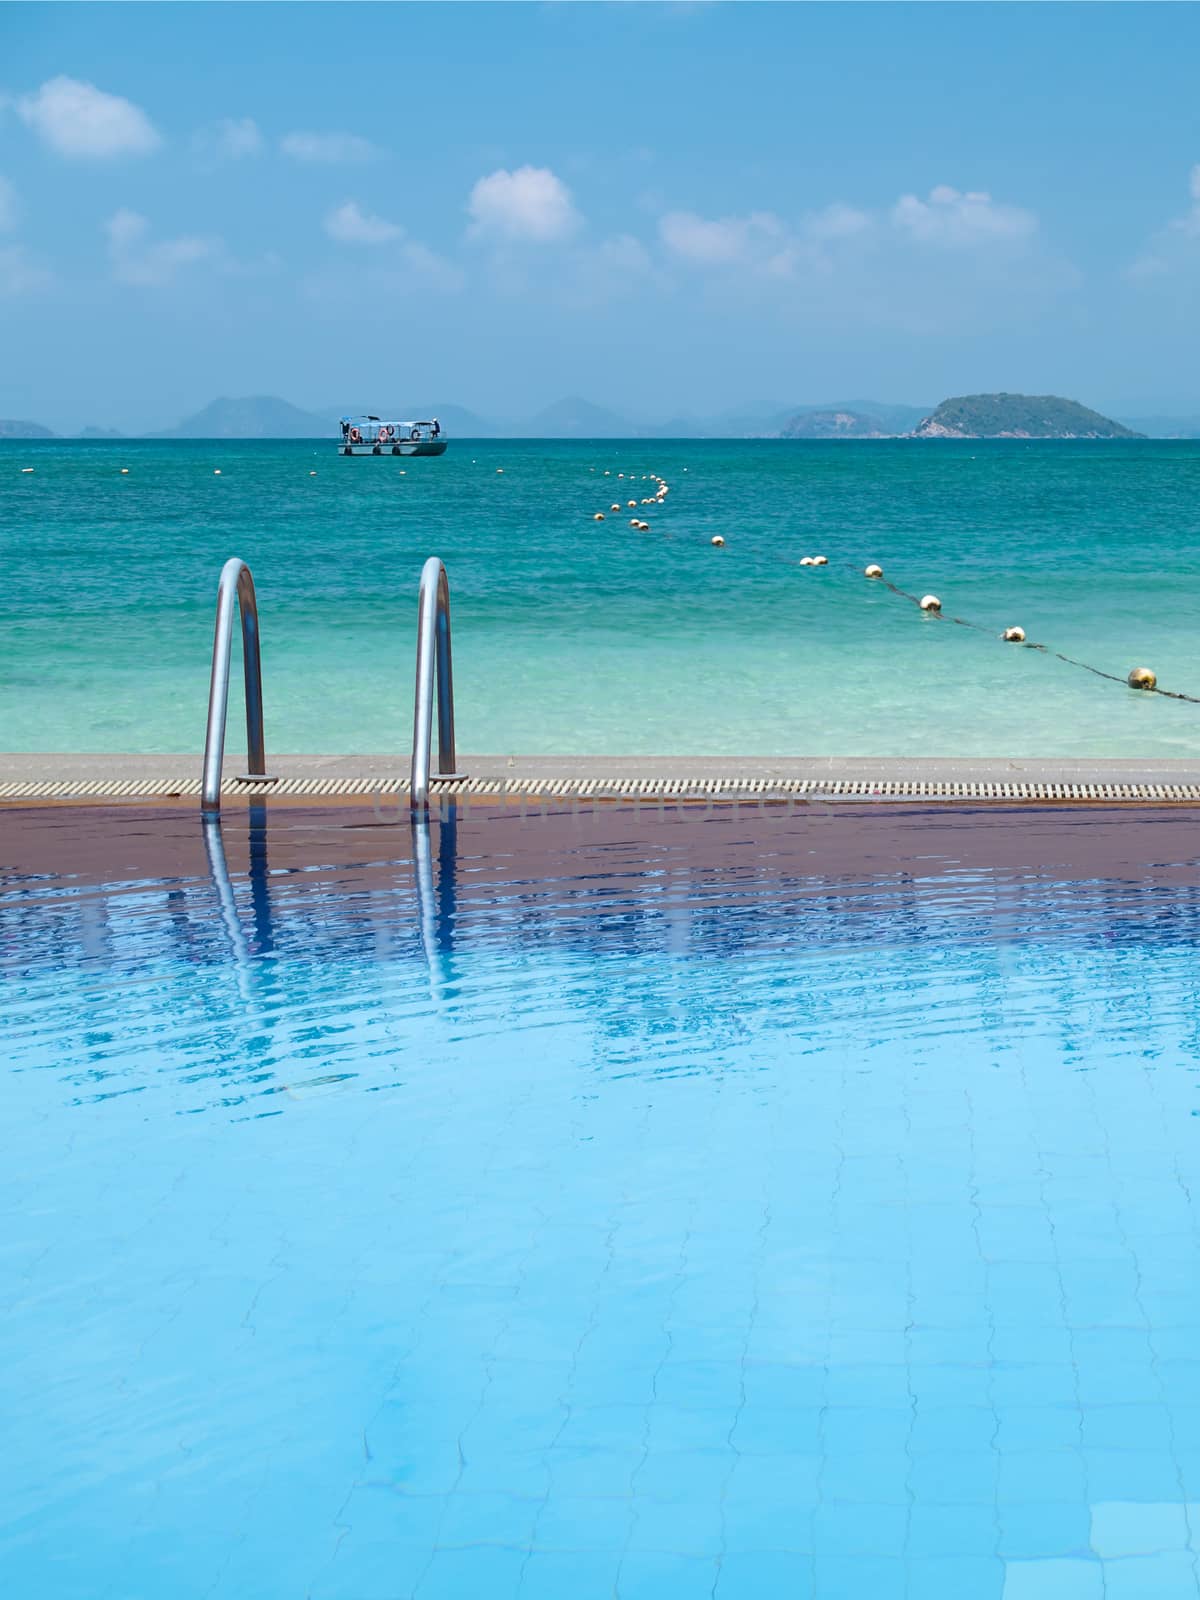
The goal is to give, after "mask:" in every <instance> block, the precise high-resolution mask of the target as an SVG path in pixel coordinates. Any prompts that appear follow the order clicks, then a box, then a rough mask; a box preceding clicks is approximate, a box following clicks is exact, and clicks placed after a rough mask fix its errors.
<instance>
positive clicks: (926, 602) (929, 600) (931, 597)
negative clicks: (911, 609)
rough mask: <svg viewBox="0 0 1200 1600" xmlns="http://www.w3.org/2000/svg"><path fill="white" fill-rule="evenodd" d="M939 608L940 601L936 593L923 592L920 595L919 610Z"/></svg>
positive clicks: (940, 606)
mask: <svg viewBox="0 0 1200 1600" xmlns="http://www.w3.org/2000/svg"><path fill="white" fill-rule="evenodd" d="M941 609H942V602H941V601H940V600H939V599H938V597H937V595H935V594H923V595H922V596H921V610H922V611H940V610H941Z"/></svg>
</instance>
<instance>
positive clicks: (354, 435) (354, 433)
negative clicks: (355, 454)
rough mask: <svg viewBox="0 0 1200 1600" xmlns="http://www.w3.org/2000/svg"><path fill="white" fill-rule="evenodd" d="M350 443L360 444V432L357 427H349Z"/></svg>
mask: <svg viewBox="0 0 1200 1600" xmlns="http://www.w3.org/2000/svg"><path fill="white" fill-rule="evenodd" d="M350 443H351V444H361V443H362V434H361V433H359V431H358V429H357V428H351V429H350Z"/></svg>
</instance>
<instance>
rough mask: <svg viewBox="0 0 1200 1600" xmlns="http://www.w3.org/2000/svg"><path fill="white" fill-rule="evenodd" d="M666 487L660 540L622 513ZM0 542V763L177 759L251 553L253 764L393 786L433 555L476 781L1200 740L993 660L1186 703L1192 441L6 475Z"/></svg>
mask: <svg viewBox="0 0 1200 1600" xmlns="http://www.w3.org/2000/svg"><path fill="white" fill-rule="evenodd" d="M29 465H32V466H33V467H34V469H35V470H34V471H33V472H32V473H22V472H21V470H20V469H21V468H22V467H24V466H29ZM122 466H127V467H128V468H129V473H128V475H127V476H122V475H121V474H120V471H119V469H120V467H122ZM216 468H219V469H220V475H219V476H217V475H215V472H214V469H216ZM498 468H502V469H503V470H502V471H498V470H497V469H498ZM314 470H315V472H316V476H315V477H313V476H310V473H311V472H312V471H314ZM605 470H607V471H608V472H609V473H610V474H611V475H610V476H609V477H604V476H603V474H604V472H605ZM619 472H625V473H627V474H629V473H632V475H633V484H632V493H631V486H630V482H629V479H628V478H626V479H624V480H622V479H619V478H618V477H617V474H618V473H619ZM652 472H653V473H658V474H660V475H661V476H663V477H665V478H666V479H667V480H668V482H669V483H670V485H671V493H670V496H669V499H668V501H667V504H666V505H665V506H664V507H662V508H658V507H645V508H643V507H641V506H640V505H639V507H638V508H637V510H636V511H630V510H628V509H623V510H622V511H621V512H620V513H618V514H615V515H614V514H612V513H610V512H609V511H608V507H609V505H610V504H611V503H612V501H613V500H618V499H619V500H620V501H622V502H624V501H626V500H628V499H630V498H636V499H638V500H639V501H640V499H641V498H643V497H644V496H645V495H646V494H647V493H648V491H649V490H650V489H652V488H653V485H652V484H650V483H648V482H646V483H644V482H643V481H642V475H643V474H645V473H652ZM597 510H603V511H604V512H605V515H606V519H607V520H606V521H605V522H603V523H597V522H594V521H593V520H592V518H593V513H594V512H595V511H597ZM633 516H638V517H640V518H644V519H645V520H647V521H649V522H650V523H651V531H650V532H649V533H637V532H635V531H634V530H633V529H631V528H630V527H629V525H628V523H629V519H630V518H631V517H633ZM715 534H721V535H722V536H723V537H724V538H725V539H726V541H727V542H726V545H725V548H724V549H723V550H715V549H714V548H713V547H712V545H711V543H710V540H711V538H712V537H713V535H715ZM0 539H2V541H3V543H2V548H3V551H4V570H5V580H6V594H5V605H4V608H3V617H2V619H0V661H2V662H3V666H2V668H0V671H2V673H3V679H2V681H0V730H2V731H0V747H2V748H8V749H14V750H16V749H23V750H131V751H152V750H162V751H193V752H194V751H197V750H198V749H199V748H200V746H201V744H202V742H203V735H202V729H203V724H204V710H205V695H206V692H207V674H208V662H209V652H210V650H211V630H212V608H213V596H214V590H215V584H216V578H217V574H218V572H219V570H220V567H221V564H222V562H223V561H224V559H225V558H226V557H227V556H228V555H231V554H236V555H240V556H242V557H244V558H245V559H246V560H247V561H249V563H250V565H251V567H252V569H253V571H254V575H255V578H256V580H257V584H258V589H259V594H260V599H261V606H262V613H263V649H264V670H265V674H266V697H267V700H266V714H267V737H268V748H269V749H270V748H273V749H275V750H277V751H288V750H295V751H322V750H324V751H330V752H337V751H356V750H357V751H380V752H386V751H392V750H394V751H397V752H399V753H403V752H404V751H405V750H406V749H407V747H408V743H409V740H410V737H411V711H410V705H411V679H412V666H413V644H414V618H415V594H416V583H417V577H418V574H419V572H420V568H421V564H422V561H423V560H424V558H425V557H426V556H427V555H429V554H431V553H436V554H439V555H441V556H442V557H443V558H444V559H445V561H446V563H447V566H448V568H449V572H450V580H451V586H452V593H453V603H454V621H455V649H456V661H457V672H456V685H457V694H458V718H459V746H460V748H461V749H465V750H468V751H470V750H474V751H486V752H508V751H513V752H529V753H539V752H555V751H560V752H568V753H613V752H628V753H645V752H661V753H665V754H683V755H686V754H696V755H705V754H735V753H746V754H758V755H775V754H797V755H803V754H888V755H896V754H905V753H922V754H979V755H1025V756H1039V755H1040V756H1051V755H1063V756H1087V755H1125V756H1136V755H1141V754H1146V755H1156V756H1164V755H1165V756H1171V755H1175V756H1186V755H1192V756H1194V755H1197V754H1200V707H1197V706H1192V705H1187V704H1183V703H1179V702H1172V701H1169V700H1167V699H1165V698H1161V697H1155V696H1149V695H1142V694H1136V693H1134V692H1132V691H1129V690H1127V689H1126V688H1125V687H1124V686H1123V685H1121V684H1111V683H1107V682H1104V681H1103V680H1101V679H1098V678H1094V677H1092V676H1091V675H1090V674H1087V673H1084V672H1080V671H1078V670H1076V669H1074V668H1071V667H1068V666H1066V665H1064V664H1063V663H1062V662H1059V661H1055V660H1053V659H1050V658H1048V657H1047V656H1044V655H1041V654H1039V653H1037V652H1034V651H1030V650H1023V649H1020V648H1018V647H1014V646H1012V645H1004V644H1002V643H1001V642H1000V641H999V640H998V638H996V637H993V636H991V635H998V634H999V632H1000V631H1001V630H1002V629H1003V628H1004V627H1005V626H1008V625H1010V624H1018V625H1020V626H1022V627H1024V628H1025V630H1026V633H1027V636H1028V637H1029V639H1030V640H1037V641H1043V642H1046V643H1048V644H1051V645H1052V646H1053V647H1054V648H1055V649H1059V650H1062V651H1063V652H1064V653H1066V654H1068V655H1075V656H1080V657H1082V658H1083V659H1085V660H1087V661H1090V662H1092V663H1093V664H1095V665H1096V666H1098V667H1101V668H1102V669H1104V670H1105V671H1109V672H1112V673H1115V674H1117V675H1118V676H1119V677H1121V678H1123V677H1124V675H1125V674H1126V673H1127V672H1128V671H1129V669H1130V668H1131V667H1133V666H1136V665H1147V666H1150V667H1152V668H1153V669H1154V670H1155V671H1156V672H1157V673H1158V677H1159V682H1160V684H1162V685H1163V686H1164V687H1166V688H1175V689H1182V690H1183V691H1185V692H1189V693H1193V694H1197V695H1200V647H1198V641H1200V587H1198V585H1197V582H1196V580H1197V577H1198V576H1200V446H1198V445H1197V444H1195V443H1188V442H1179V443H1175V442H1148V443H1126V444H1108V443H1101V444H1083V443H1081V444H1040V445H1038V444H1025V443H1020V442H1012V443H997V444H974V443H965V444H961V445H958V444H950V445H944V444H933V445H930V444H925V443H908V444H905V443H887V442H881V443H863V444H856V445H851V446H846V445H820V444H781V443H770V442H761V443H757V442H748V443H713V442H700V443H672V442H669V441H651V442H646V443H619V444H613V443H608V442H606V443H596V444H578V443H545V442H512V441H497V442H489V443H471V442H466V443H464V442H458V441H455V442H452V444H451V447H450V450H449V452H448V454H447V455H446V456H445V457H443V458H441V459H440V460H429V461H410V462H408V463H406V464H404V466H403V472H402V470H401V463H399V462H396V461H393V460H390V459H387V460H380V461H375V460H355V461H344V460H342V459H340V458H339V457H338V456H337V455H336V454H335V453H334V449H333V446H332V444H330V445H314V444H309V443H281V444H262V443H183V444H179V443H138V444H134V443H129V444H126V443H121V444H103V445H92V444H80V443H57V442H54V443H46V444H40V445H31V444H22V443H0ZM806 553H815V554H824V555H827V556H828V557H829V561H830V565H829V566H828V567H825V568H823V569H816V570H814V569H803V568H800V567H798V566H797V565H796V562H797V560H798V558H799V557H800V556H801V555H803V554H806ZM869 561H878V562H881V563H882V564H883V565H884V567H885V569H886V572H887V576H888V577H889V578H890V579H894V580H895V581H896V582H897V583H898V584H900V586H901V587H903V588H905V589H907V590H910V591H912V592H915V593H917V594H921V593H924V592H926V591H933V592H934V593H936V594H938V595H939V596H940V598H941V599H942V601H943V604H944V606H945V608H946V610H947V612H953V613H954V614H956V615H960V616H965V617H969V618H972V619H975V620H978V621H979V622H981V623H983V624H985V625H986V626H987V628H988V630H989V634H988V635H984V634H978V633H974V632H972V631H970V630H968V629H965V628H959V627H954V626H951V625H949V624H947V623H946V622H944V621H937V620H935V619H933V618H929V617H925V616H922V615H921V614H920V613H919V612H918V611H917V610H916V608H915V607H914V606H912V605H911V604H909V603H907V602H905V601H902V600H900V599H899V598H897V597H896V596H894V595H892V594H890V593H888V592H887V591H886V590H885V589H883V588H882V587H881V586H879V585H872V584H870V583H868V582H867V581H866V580H864V579H863V578H862V577H861V576H860V573H861V569H862V567H863V566H864V565H865V564H866V563H867V562H869Z"/></svg>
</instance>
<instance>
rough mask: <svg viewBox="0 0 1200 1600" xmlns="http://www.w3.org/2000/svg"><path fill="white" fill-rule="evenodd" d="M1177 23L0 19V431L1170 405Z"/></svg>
mask: <svg viewBox="0 0 1200 1600" xmlns="http://www.w3.org/2000/svg"><path fill="white" fill-rule="evenodd" d="M1198 59H1200V10H1197V8H1195V7H1191V6H1182V5H1178V6H1177V5H1163V6H1158V5H1108V6H1087V5H1066V6H1059V5H1012V6H1005V5H998V6H997V5H989V4H980V5H963V6H953V5H929V6H925V5H904V4H894V5H871V4H863V5H841V6H838V5H818V6H799V5H754V4H737V3H733V4H724V5H717V4H713V5H708V4H702V5H697V4H685V5H657V4H655V5H649V4H648V5H641V4H623V5H617V4H614V5H607V6H593V5H584V4H557V5H499V4H497V5H483V6H478V5H442V6H425V5H405V6H382V5H380V6H362V5H359V6H338V5H319V4H314V5H299V6H292V5H282V4H279V5H238V6H233V5H210V6H194V5H189V4H178V5H160V6H148V5H133V6H109V5H104V4H92V5H83V6H64V5H57V6H55V5H47V6H40V7H39V6H23V5H5V6H0V342H2V355H0V416H17V417H30V418H33V419H41V420H46V421H49V422H51V423H52V424H57V425H61V426H76V425H79V424H82V423H84V422H95V423H101V424H108V425H116V426H124V427H136V426H163V425H166V424H168V423H170V422H172V421H174V420H176V419H177V418H178V417H179V416H181V415H183V414H184V413H186V412H187V411H189V410H193V409H195V408H197V407H199V406H200V405H202V404H204V403H205V402H206V401H208V400H210V399H211V398H213V397H214V396H215V395H218V394H254V393H275V394H281V395H283V396H285V397H286V398H288V399H291V400H293V401H294V402H296V403H297V404H300V405H304V406H325V405H336V404H347V405H351V404H353V405H363V406H366V405H372V404H384V403H392V402H409V401H412V402H417V401H427V400H428V401H440V402H443V403H445V402H449V401H458V402H460V403H462V404H465V405H469V406H472V407H475V408H476V409H479V410H481V411H484V412H486V413H489V414H494V415H498V416H506V417H513V416H520V415H522V414H527V413H529V412H532V411H533V410H535V409H537V408H538V407H540V406H542V405H544V404H546V403H548V402H550V401H553V400H555V399H557V398H559V397H560V396H562V395H565V394H580V395H584V396H587V397H588V398H590V399H593V400H595V401H597V402H599V403H602V404H606V405H611V406H613V407H615V408H618V409H620V410H622V411H624V412H626V413H629V414H634V415H640V416H645V417H647V418H660V417H666V416H670V415H673V414H679V413H683V412H715V411H720V410H723V409H727V408H734V407H738V406H757V405H759V404H763V403H769V402H773V401H781V402H789V401H793V400H795V401H820V400H825V399H836V398H850V397H856V396H864V395H866V396H873V397H876V398H879V399H882V400H894V401H912V402H915V403H925V402H934V401H936V400H938V399H940V398H941V397H943V396H944V395H946V394H950V393H961V392H963V391H968V390H977V389H1012V390H1024V391H1028V392H1046V391H1053V392H1058V393H1065V394H1069V395H1072V396H1075V397H1077V398H1080V399H1083V400H1085V401H1087V402H1088V403H1091V404H1094V405H1097V406H1099V407H1100V408H1101V409H1105V410H1114V411H1118V412H1124V413H1126V414H1130V413H1134V414H1136V413H1137V412H1144V411H1147V410H1156V409H1168V410H1176V411H1194V412H1200V359H1198V358H1200V114H1198V112H1197V109H1196V108H1197V105H1198V104H1200V99H1198V97H1197V93H1196V61H1197V60H1198Z"/></svg>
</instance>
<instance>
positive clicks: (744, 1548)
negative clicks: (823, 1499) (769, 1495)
mask: <svg viewBox="0 0 1200 1600" xmlns="http://www.w3.org/2000/svg"><path fill="white" fill-rule="evenodd" d="M815 1511H816V1507H815V1505H805V1504H803V1503H802V1502H800V1501H793V1502H790V1503H787V1504H769V1503H764V1502H761V1501H754V1500H730V1499H726V1500H725V1502H724V1504H723V1505H722V1507H721V1548H722V1550H724V1551H726V1552H729V1551H734V1550H736V1551H740V1552H743V1553H745V1552H753V1551H756V1550H757V1551H772V1552H774V1551H790V1552H791V1553H792V1554H801V1555H810V1554H811V1553H812V1550H813V1547H814V1537H813V1517H814V1514H815Z"/></svg>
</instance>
